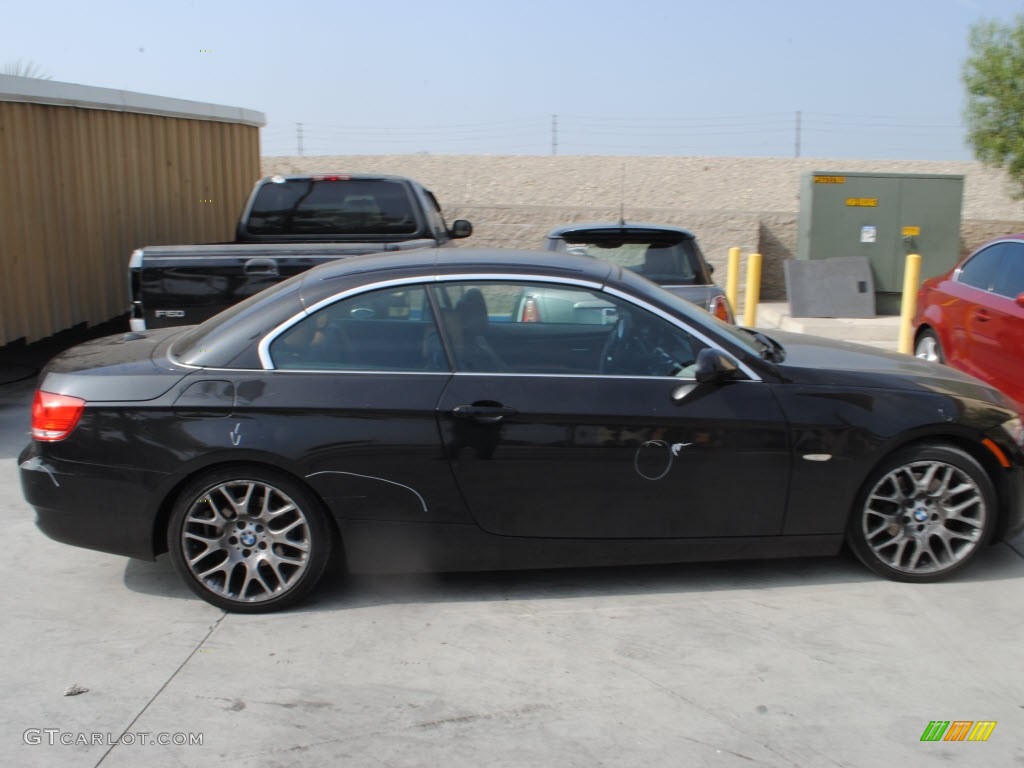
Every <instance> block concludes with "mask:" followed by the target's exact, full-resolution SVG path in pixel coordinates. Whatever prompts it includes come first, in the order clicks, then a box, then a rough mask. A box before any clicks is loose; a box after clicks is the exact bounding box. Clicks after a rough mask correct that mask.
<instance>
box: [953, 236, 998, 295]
mask: <svg viewBox="0 0 1024 768" xmlns="http://www.w3.org/2000/svg"><path fill="white" fill-rule="evenodd" d="M1004 245H1005V243H996V244H995V245H990V246H989V247H988V248H986V249H985V250H983V251H979V252H978V253H976V254H975V255H974V256H972V257H971V259H970V260H969V261H968V262H967V263H966V264H964V265H963V267H962V268H961V269H960V278H959V281H960V282H961V283H964V284H966V285H973V286H974V287H975V288H981V289H982V290H983V291H991V290H992V286H993V285H994V284H995V281H996V274H997V273H998V271H999V262H1000V259H1001V258H1002V253H1003V246H1004Z"/></svg>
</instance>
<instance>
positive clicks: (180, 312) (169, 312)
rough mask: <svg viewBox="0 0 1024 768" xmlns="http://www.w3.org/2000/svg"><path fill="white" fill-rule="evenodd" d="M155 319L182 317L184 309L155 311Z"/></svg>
mask: <svg viewBox="0 0 1024 768" xmlns="http://www.w3.org/2000/svg"><path fill="white" fill-rule="evenodd" d="M155 314H156V316H157V317H184V316H185V310H184V309H158V310H157V311H156V313H155Z"/></svg>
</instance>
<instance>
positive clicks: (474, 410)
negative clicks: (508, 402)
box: [452, 405, 519, 424]
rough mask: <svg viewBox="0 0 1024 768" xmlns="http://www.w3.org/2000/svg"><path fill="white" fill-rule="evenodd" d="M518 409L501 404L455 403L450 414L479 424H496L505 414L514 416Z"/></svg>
mask: <svg viewBox="0 0 1024 768" xmlns="http://www.w3.org/2000/svg"><path fill="white" fill-rule="evenodd" d="M517 413H519V411H517V410H516V409H515V408H507V407H505V406H503V405H456V406H455V407H454V408H452V415H454V416H455V417H457V418H460V419H473V421H478V422H480V423H481V424H497V423H498V422H499V421H501V420H502V419H504V418H505V417H506V416H515V415H516V414H517Z"/></svg>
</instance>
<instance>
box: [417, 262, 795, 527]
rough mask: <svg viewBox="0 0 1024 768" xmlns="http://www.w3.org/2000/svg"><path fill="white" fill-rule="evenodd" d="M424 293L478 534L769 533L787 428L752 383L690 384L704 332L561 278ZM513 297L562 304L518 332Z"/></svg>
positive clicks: (452, 448)
mask: <svg viewBox="0 0 1024 768" xmlns="http://www.w3.org/2000/svg"><path fill="white" fill-rule="evenodd" d="M435 290H436V292H437V302H438V303H439V304H440V306H442V307H443V309H442V310H441V312H442V320H443V322H442V326H443V327H444V328H445V335H446V339H447V340H448V343H449V345H450V347H451V349H452V357H453V358H454V361H455V367H456V373H455V375H454V376H453V377H452V379H451V381H450V382H449V384H448V385H447V387H446V388H445V390H444V392H443V394H442V395H441V399H440V402H439V403H438V420H439V425H440V430H441V438H442V441H443V443H444V445H445V450H446V453H447V456H448V458H449V461H450V464H451V467H452V471H453V473H454V476H455V478H456V480H457V482H458V485H459V488H460V490H461V491H462V494H463V497H464V498H465V500H466V503H467V505H468V507H469V509H470V511H471V514H472V515H473V516H474V518H475V519H476V521H477V523H478V524H479V525H480V527H481V528H483V529H485V530H487V531H489V532H491V533H494V534H500V535H506V536H526V537H568V538H600V539H607V538H616V539H628V538H661V537H721V536H754V535H773V534H778V533H779V532H780V531H781V528H782V521H783V514H784V510H785V501H786V490H787V486H788V481H789V471H790V456H789V450H788V433H787V427H786V423H785V421H784V419H783V417H782V414H781V411H780V409H779V406H778V405H777V403H776V402H775V399H774V397H773V395H772V392H771V388H770V385H768V384H766V383H764V382H762V381H759V380H756V377H749V378H746V379H745V380H740V381H735V382H730V383H727V384H722V385H717V386H712V385H698V384H697V383H696V382H695V380H694V379H693V378H692V371H693V365H694V362H695V359H696V355H697V353H698V352H699V351H700V350H701V349H702V348H704V347H706V346H708V344H709V343H710V342H709V340H708V339H707V338H702V337H701V336H700V335H698V334H696V333H693V332H691V331H689V330H688V329H686V328H685V327H681V326H680V325H677V324H675V323H673V322H670V321H669V320H667V319H666V317H665V316H662V315H659V314H658V313H656V311H654V310H653V308H651V307H649V306H648V307H644V306H640V305H639V304H636V303H632V302H628V301H625V300H623V299H621V298H619V297H617V296H612V295H610V294H608V293H605V292H602V291H600V290H595V289H594V288H592V287H584V286H582V285H574V284H572V283H570V282H568V281H567V282H563V283H560V284H558V285H551V284H546V285H535V284H530V283H527V282H516V281H503V282H497V281H492V282H476V281H474V282H472V283H470V282H465V283H461V284H460V283H457V282H450V283H446V284H443V285H440V286H438V287H436V288H435ZM524 296H532V297H534V301H535V303H536V305H537V306H540V307H547V308H550V307H551V306H553V304H554V302H562V303H563V304H566V305H567V306H568V309H567V310H565V311H557V312H549V313H548V316H550V317H554V318H556V321H554V322H546V321H545V320H544V315H543V310H542V314H541V317H540V319H539V320H534V321H529V322H523V321H522V319H521V318H522V316H523V313H521V312H518V313H517V311H516V310H517V308H520V307H521V306H522V299H523V297H524ZM481 305H482V306H481ZM471 306H473V307H475V309H469V307H471ZM527 314H528V316H531V317H533V316H534V313H527Z"/></svg>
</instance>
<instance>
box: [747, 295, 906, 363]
mask: <svg viewBox="0 0 1024 768" xmlns="http://www.w3.org/2000/svg"><path fill="white" fill-rule="evenodd" d="M739 318H740V320H741V321H742V318H743V314H742V312H741V313H740V314H739ZM755 325H756V326H757V327H758V328H763V329H765V330H770V329H772V328H778V329H779V330H783V331H793V332H795V333H809V334H811V335H813V336H824V337H825V338H828V339H842V340H843V341H853V342H856V343H857V344H866V345H868V346H871V347H877V348H878V349H884V350H888V351H889V352H895V351H896V349H897V347H898V342H899V338H900V318H899V316H898V315H879V316H878V317H867V318H848V317H793V316H792V315H791V314H790V310H789V304H788V303H786V302H784V301H776V302H765V303H762V304H759V305H758V307H757V317H756V322H755Z"/></svg>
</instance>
